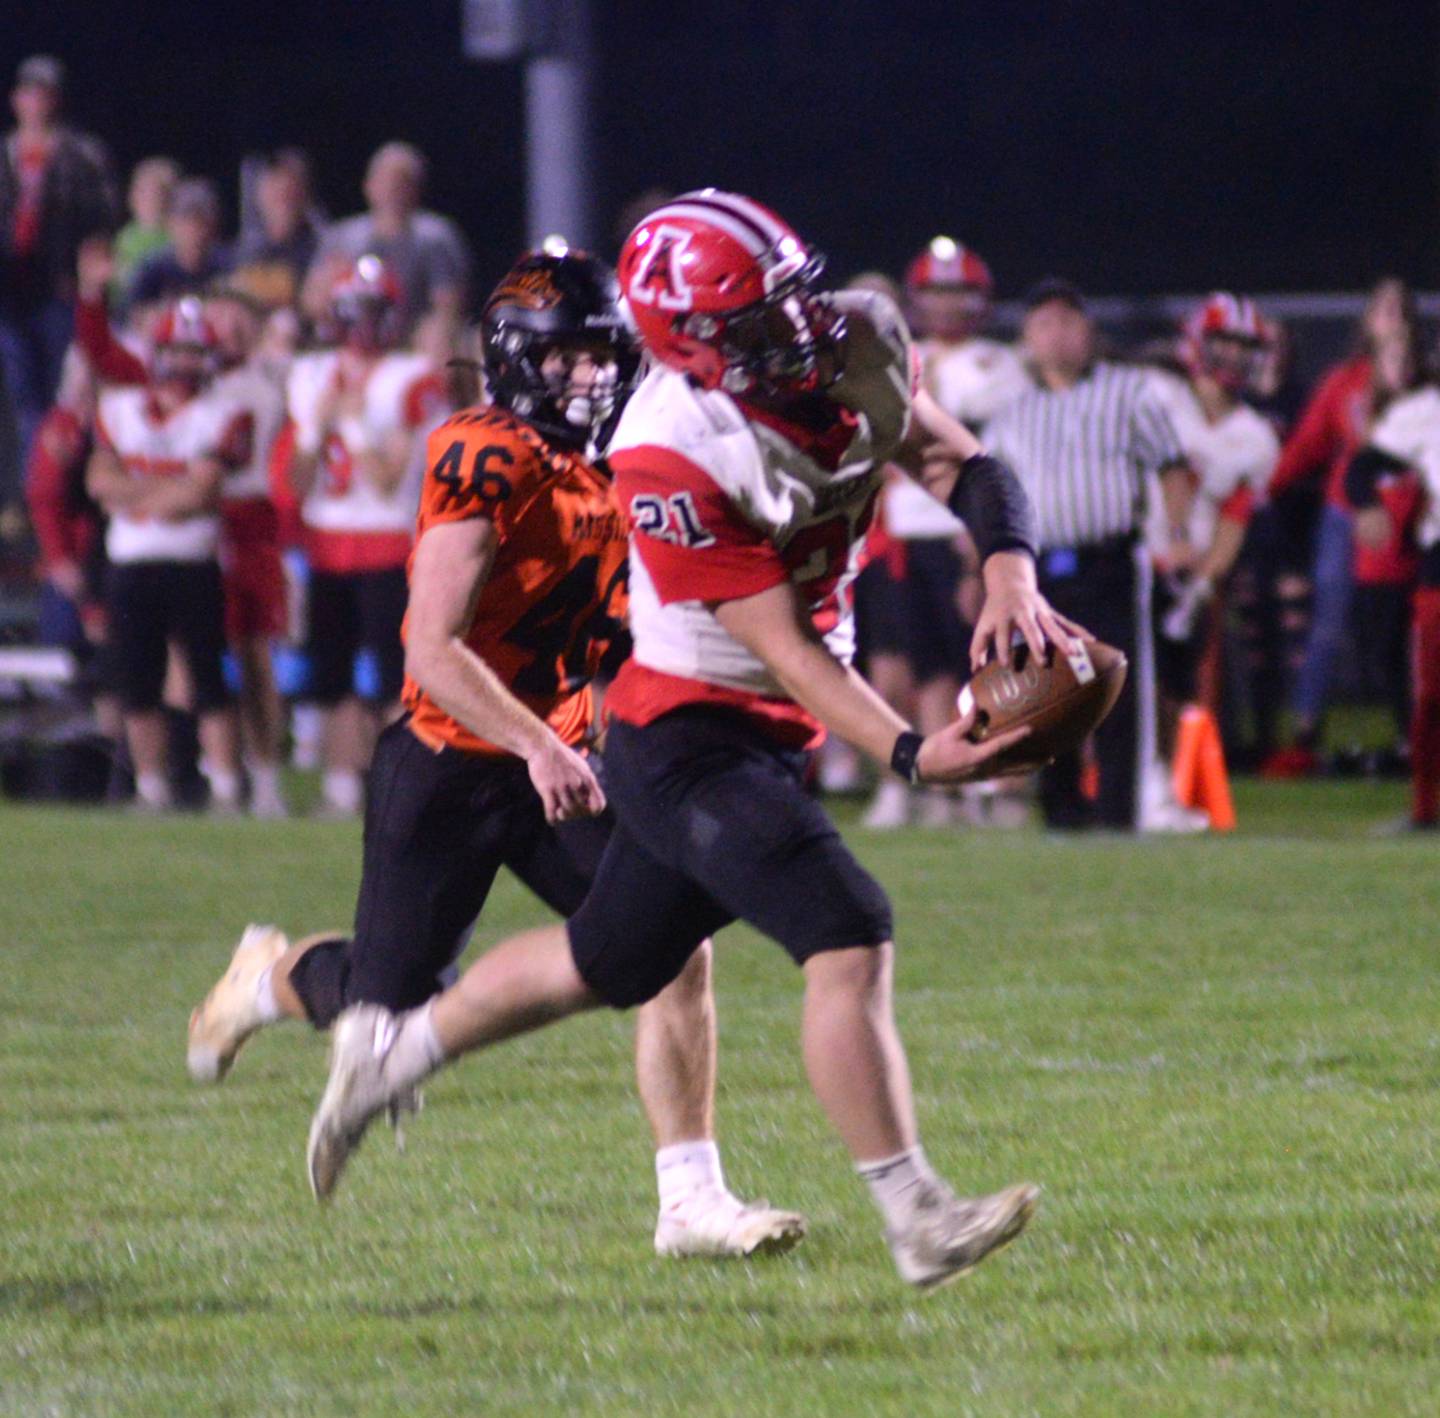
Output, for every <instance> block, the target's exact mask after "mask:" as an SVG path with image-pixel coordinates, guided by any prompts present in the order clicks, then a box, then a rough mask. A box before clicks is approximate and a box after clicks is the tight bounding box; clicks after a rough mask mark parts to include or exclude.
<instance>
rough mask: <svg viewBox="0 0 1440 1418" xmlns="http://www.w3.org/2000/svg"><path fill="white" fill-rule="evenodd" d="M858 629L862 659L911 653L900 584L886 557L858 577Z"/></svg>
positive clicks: (856, 587)
mask: <svg viewBox="0 0 1440 1418" xmlns="http://www.w3.org/2000/svg"><path fill="white" fill-rule="evenodd" d="M855 628H856V632H857V634H858V637H859V642H860V658H861V659H862V660H865V661H868V660H869V659H870V657H871V656H872V655H906V654H909V651H910V642H909V639H908V637H907V635H906V633H905V608H904V606H903V605H902V603H901V595H900V583H899V582H898V581H897V580H896V579H895V578H894V577H893V576H891V574H890V568H889V566H888V565H887V564H886V561H885V558H884V557H883V556H882V557H877V558H876V559H875V560H874V561H872V562H871V563H870V564H869V565H868V566H867V567H866V568H865V569H864V570H863V571H862V572H861V573H860V575H859V576H858V577H857V578H856V580H855Z"/></svg>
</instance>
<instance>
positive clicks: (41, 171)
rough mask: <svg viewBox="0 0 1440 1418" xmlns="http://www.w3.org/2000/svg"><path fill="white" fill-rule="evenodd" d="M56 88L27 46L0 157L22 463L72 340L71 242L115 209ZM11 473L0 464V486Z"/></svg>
mask: <svg viewBox="0 0 1440 1418" xmlns="http://www.w3.org/2000/svg"><path fill="white" fill-rule="evenodd" d="M63 89H64V70H63V69H62V68H61V65H60V62H59V60H57V59H51V58H49V57H48V56H46V55H35V56H33V57H31V58H29V59H27V60H25V62H24V63H23V64H21V65H20V68H19V70H18V72H17V73H16V76H15V87H14V88H13V89H12V90H11V94H10V104H11V108H12V110H13V111H14V114H15V127H14V129H13V130H12V131H11V132H10V133H9V135H8V136H7V137H6V140H5V152H4V160H3V161H0V363H3V367H4V376H5V377H4V384H5V392H6V396H7V397H8V398H9V400H10V401H11V404H12V406H13V409H14V418H15V424H16V432H17V435H18V442H19V453H20V458H21V460H22V463H23V461H24V460H25V459H26V458H28V456H29V452H30V446H31V443H32V441H33V439H34V436H35V430H36V429H37V427H38V426H39V423H40V420H41V419H42V418H43V417H44V415H45V411H46V410H47V409H48V408H49V407H50V403H51V401H52V399H53V398H54V396H55V390H56V386H57V385H58V384H59V381H60V366H61V362H62V361H63V360H64V358H65V349H66V346H67V345H68V344H69V343H70V306H69V300H70V295H71V292H72V289H73V287H72V279H73V272H74V266H75V252H76V250H77V249H78V247H79V245H80V242H81V241H82V240H83V239H84V238H85V237H87V236H90V235H91V234H92V233H94V232H97V231H107V230H109V229H110V228H111V227H112V226H113V225H114V222H115V220H116V217H117V215H118V212H117V203H116V200H115V189H114V183H113V181H112V178H111V173H110V160H109V157H108V155H107V154H106V151H105V149H104V147H103V146H102V145H101V144H100V143H99V142H98V141H97V140H96V139H94V138H91V137H89V136H88V135H86V134H84V133H79V132H77V131H76V130H75V129H73V128H70V127H68V126H67V125H66V124H64V123H62V122H61V120H60V104H61V98H62V94H63ZM17 481H18V478H17V477H16V476H14V474H13V473H12V474H11V475H10V476H5V475H4V470H0V488H3V487H4V486H6V485H13V484H14V483H16V482H17Z"/></svg>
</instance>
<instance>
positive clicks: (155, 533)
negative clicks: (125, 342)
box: [86, 296, 253, 812]
mask: <svg viewBox="0 0 1440 1418" xmlns="http://www.w3.org/2000/svg"><path fill="white" fill-rule="evenodd" d="M218 352H219V340H218V337H217V336H216V333H215V330H214V327H213V326H212V325H211V324H210V322H209V321H208V320H207V319H206V317H205V314H204V311H203V308H202V307H201V304H200V301H199V300H198V299H196V298H195V297H194V296H186V297H184V298H183V299H182V300H180V301H178V302H177V303H176V304H175V305H173V306H172V307H171V308H170V309H169V310H167V311H166V312H165V314H164V315H163V316H162V317H161V319H160V321H159V323H158V324H157V326H156V328H155V332H154V337H153V349H152V352H151V356H150V363H149V367H148V371H147V375H148V382H147V383H146V384H144V385H137V386H126V387H121V388H114V389H109V390H107V391H105V392H104V393H103V394H102V395H101V396H100V405H99V413H98V415H97V418H96V430H95V432H96V438H95V451H94V453H93V454H92V455H91V459H90V466H89V469H88V471H87V474H86V486H87V488H88V490H89V492H90V495H91V496H92V497H93V498H94V499H95V500H96V501H97V502H98V503H99V504H100V505H101V506H102V507H103V508H104V509H105V511H106V512H107V513H108V514H109V518H110V522H109V526H108V527H107V529H106V533H105V550H106V554H107V556H108V557H109V560H110V563H111V569H110V576H109V582H108V586H107V595H106V600H107V605H108V609H109V614H110V647H109V648H110V656H111V660H112V664H113V667H114V673H115V676H116V680H117V684H116V688H117V690H118V693H119V695H120V698H121V701H122V703H123V705H124V710H125V735H126V739H127V741H128V743H129V746H130V756H131V759H132V760H133V762H134V765H135V788H136V797H137V800H138V802H139V805H140V806H141V807H143V808H148V809H162V808H166V807H169V806H170V789H169V782H168V778H167V775H166V762H165V758H166V743H165V720H164V715H163V714H162V713H161V695H162V691H163V688H164V681H165V671H166V662H167V654H168V647H169V645H170V643H171V642H172V641H173V642H175V643H177V644H178V645H179V647H180V649H181V651H182V653H183V656H184V660H185V663H186V666H187V668H188V670H189V674H190V681H191V689H192V693H193V697H194V702H195V711H196V715H197V717H198V719H199V732H200V745H201V748H202V750H203V753H204V764H205V772H206V776H207V778H208V779H209V783H210V796H211V804H212V806H213V807H214V808H216V809H217V810H221V811H226V812H231V811H234V810H236V808H237V807H238V804H239V796H240V764H239V743H238V723H237V719H236V715H235V708H234V704H233V701H232V696H231V694H230V691H229V688H228V687H227V686H226V684H225V676H224V671H223V666H222V661H223V656H224V651H225V622H224V595H223V590H222V586H221V580H220V566H219V562H218V560H217V553H218V546H219V539H220V496H221V488H222V485H223V482H224V479H225V477H226V475H227V473H228V472H229V471H231V470H233V469H235V468H237V467H240V466H242V465H243V464H244V462H245V461H246V460H247V459H248V457H249V455H250V448H251V440H252V438H253V427H252V425H251V423H250V421H249V420H248V418H247V416H246V412H245V411H244V410H243V409H241V408H239V407H237V406H236V405H235V404H234V403H233V402H231V401H230V400H229V399H228V398H225V397H222V396H221V395H220V393H219V392H218V391H216V390H215V389H214V388H213V380H214V377H215V373H216V370H217V369H218Z"/></svg>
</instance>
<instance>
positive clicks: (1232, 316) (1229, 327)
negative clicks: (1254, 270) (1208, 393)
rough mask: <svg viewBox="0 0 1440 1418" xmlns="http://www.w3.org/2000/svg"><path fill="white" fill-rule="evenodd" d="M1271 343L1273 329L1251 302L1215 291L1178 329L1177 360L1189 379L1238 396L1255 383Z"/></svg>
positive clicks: (1242, 297) (1241, 297)
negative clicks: (1195, 378)
mask: <svg viewBox="0 0 1440 1418" xmlns="http://www.w3.org/2000/svg"><path fill="white" fill-rule="evenodd" d="M1273 340H1274V327H1273V326H1272V325H1271V324H1270V322H1269V321H1268V320H1267V319H1266V318H1265V317H1264V316H1263V315H1262V314H1261V313H1260V311H1259V308H1258V307H1257V306H1256V304H1255V302H1254V301H1253V300H1251V299H1250V298H1249V297H1248V296H1243V295H1231V294H1230V293H1229V292H1228V291H1216V292H1214V294H1212V295H1209V296H1207V297H1206V298H1205V300H1204V301H1203V302H1202V303H1201V304H1200V305H1199V306H1197V307H1196V308H1195V310H1193V311H1192V312H1191V313H1190V315H1189V317H1188V318H1187V319H1186V321H1185V323H1184V325H1183V326H1181V330H1180V359H1181V362H1182V363H1183V364H1184V365H1185V368H1186V369H1188V370H1189V371H1190V373H1191V374H1192V375H1202V374H1203V375H1205V376H1206V377H1207V378H1210V379H1213V380H1214V381H1215V382H1216V383H1217V384H1218V385H1220V387H1221V388H1222V389H1228V390H1229V391H1230V392H1231V393H1232V394H1241V393H1244V391H1245V390H1246V389H1248V388H1249V387H1250V386H1251V384H1252V383H1253V382H1254V379H1255V375H1256V373H1257V372H1258V370H1259V367H1260V364H1261V361H1262V360H1263V359H1264V358H1265V353H1266V351H1267V350H1268V349H1269V347H1270V345H1271V343H1272V341H1273Z"/></svg>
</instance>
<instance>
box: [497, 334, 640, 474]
mask: <svg viewBox="0 0 1440 1418" xmlns="http://www.w3.org/2000/svg"><path fill="white" fill-rule="evenodd" d="M639 365H640V360H639V356H638V354H637V353H636V351H635V349H634V346H633V344H632V343H631V341H630V339H629V337H628V335H627V334H626V333H625V332H623V331H616V332H614V333H613V334H611V335H609V336H608V337H606V336H603V335H601V334H600V333H599V332H597V335H596V337H594V338H591V339H576V338H574V337H568V336H560V335H549V334H543V333H538V332H536V331H532V330H526V329H523V328H521V327H520V326H518V325H513V324H508V323H507V322H506V321H504V320H503V319H501V320H496V321H493V322H491V323H490V324H489V326H488V328H487V329H486V332H485V380H486V383H487V384H488V385H489V388H490V393H491V397H492V398H494V399H495V401H496V402H497V403H499V404H501V405H503V406H504V407H505V408H508V409H509V410H510V411H511V412H512V413H514V414H516V415H518V416H519V417H520V418H522V419H524V420H525V421H526V422H527V423H530V424H533V425H534V426H535V427H536V428H538V429H539V430H540V431H541V432H542V433H544V434H545V435H546V436H547V437H549V438H551V439H554V440H555V441H557V442H559V443H562V444H565V445H566V446H568V447H573V448H586V447H588V446H590V445H591V444H593V443H595V442H596V441H597V439H598V437H599V434H600V431H601V429H602V428H603V427H604V426H605V425H606V423H607V422H608V421H609V420H610V419H611V418H612V417H613V416H614V414H615V413H616V411H617V410H618V409H619V408H620V407H621V405H622V404H623V403H624V401H625V399H626V398H627V397H628V396H629V394H630V392H631V390H632V389H633V388H634V387H635V382H636V377H637V375H638V372H639Z"/></svg>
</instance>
